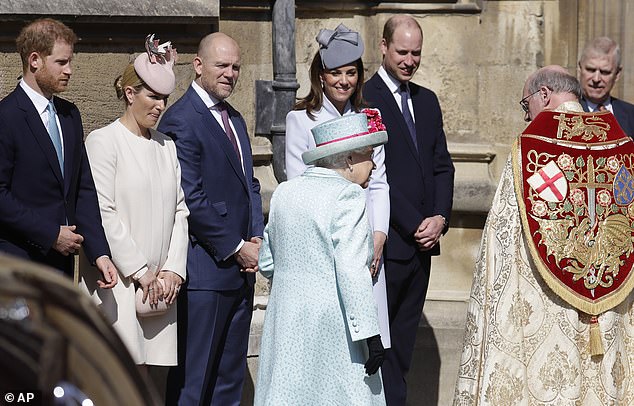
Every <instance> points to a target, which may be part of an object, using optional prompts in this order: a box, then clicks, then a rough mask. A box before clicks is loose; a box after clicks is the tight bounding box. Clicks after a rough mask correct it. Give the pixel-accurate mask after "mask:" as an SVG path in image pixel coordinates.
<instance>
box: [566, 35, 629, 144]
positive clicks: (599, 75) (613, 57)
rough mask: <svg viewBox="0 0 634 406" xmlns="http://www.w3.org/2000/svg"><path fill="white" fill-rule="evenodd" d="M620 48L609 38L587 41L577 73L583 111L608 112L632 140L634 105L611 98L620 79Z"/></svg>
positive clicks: (621, 68)
mask: <svg viewBox="0 0 634 406" xmlns="http://www.w3.org/2000/svg"><path fill="white" fill-rule="evenodd" d="M622 70H623V66H622V65H621V48H620V47H619V44H617V43H616V42H615V41H614V40H612V39H610V38H608V37H599V38H596V39H594V40H592V41H590V42H589V43H588V44H586V46H585V47H584V49H583V52H582V53H581V58H579V66H578V67H577V73H578V74H579V82H581V87H582V89H583V96H582V97H581V100H580V102H581V106H583V110H584V111H590V112H592V111H602V110H609V111H610V112H611V113H612V114H614V116H615V117H616V121H618V123H619V125H620V126H621V128H622V129H623V132H625V134H627V135H629V136H630V137H634V104H630V103H628V102H626V101H623V100H619V99H617V98H616V97H612V96H610V92H611V91H612V88H613V87H614V84H615V83H616V81H617V80H618V79H619V78H620V77H621V71H622Z"/></svg>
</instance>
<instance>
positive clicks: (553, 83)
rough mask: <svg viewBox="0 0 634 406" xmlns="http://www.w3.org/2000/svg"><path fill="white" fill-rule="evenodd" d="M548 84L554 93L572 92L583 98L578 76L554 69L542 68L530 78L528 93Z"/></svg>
mask: <svg viewBox="0 0 634 406" xmlns="http://www.w3.org/2000/svg"><path fill="white" fill-rule="evenodd" d="M542 86H546V87H547V88H549V89H550V90H551V91H553V92H554V93H572V94H574V95H575V96H577V98H578V99H580V98H581V85H580V84H579V81H578V80H577V78H575V77H574V76H572V75H569V74H568V73H564V72H560V71H558V70H552V69H540V70H538V71H537V72H536V73H535V74H534V75H533V76H532V77H531V78H529V80H528V94H531V93H535V92H537V91H538V90H539V89H540V88H541V87H542Z"/></svg>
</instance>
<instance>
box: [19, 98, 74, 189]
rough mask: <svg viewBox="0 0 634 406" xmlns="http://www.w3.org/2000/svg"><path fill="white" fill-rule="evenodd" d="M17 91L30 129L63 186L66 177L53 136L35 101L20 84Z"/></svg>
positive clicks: (20, 105) (20, 106)
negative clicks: (64, 176)
mask: <svg viewBox="0 0 634 406" xmlns="http://www.w3.org/2000/svg"><path fill="white" fill-rule="evenodd" d="M17 92H18V95H19V96H20V97H18V107H19V108H20V109H21V110H22V111H24V116H25V118H26V122H27V125H28V127H29V130H30V131H31V134H33V137H34V138H35V140H36V141H37V143H38V145H39V146H40V148H41V149H42V153H43V154H44V156H45V157H46V160H47V161H48V163H49V165H50V167H51V170H52V171H53V174H54V175H55V178H57V181H58V182H59V185H60V187H61V188H63V186H64V178H63V177H62V171H61V169H60V167H59V161H58V160H57V153H56V152H55V147H54V146H53V141H51V137H50V136H49V135H48V131H47V130H46V128H45V127H44V123H42V119H41V118H40V115H39V114H38V112H37V110H36V109H35V106H34V105H33V102H32V101H31V99H29V96H27V95H26V93H25V92H24V90H22V88H21V87H20V86H18V88H17Z"/></svg>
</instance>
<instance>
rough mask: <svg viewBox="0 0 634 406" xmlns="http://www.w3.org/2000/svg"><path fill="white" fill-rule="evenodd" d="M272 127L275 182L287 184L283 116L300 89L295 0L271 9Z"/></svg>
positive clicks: (279, 1)
mask: <svg viewBox="0 0 634 406" xmlns="http://www.w3.org/2000/svg"><path fill="white" fill-rule="evenodd" d="M272 26H273V83H272V88H273V94H274V100H273V106H274V107H273V123H272V125H271V144H272V149H273V172H274V174H275V178H276V179H277V181H278V182H282V181H284V180H286V165H285V158H284V143H285V140H286V114H287V113H288V112H289V111H290V110H292V109H293V106H294V104H295V95H296V92H297V89H298V88H299V83H297V79H296V76H295V74H296V68H295V0H276V1H275V4H274V5H273V24H272Z"/></svg>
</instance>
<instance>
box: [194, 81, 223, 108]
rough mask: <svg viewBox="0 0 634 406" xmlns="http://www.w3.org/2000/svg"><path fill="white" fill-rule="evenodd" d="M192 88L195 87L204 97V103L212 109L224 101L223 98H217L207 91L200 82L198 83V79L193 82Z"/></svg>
mask: <svg viewBox="0 0 634 406" xmlns="http://www.w3.org/2000/svg"><path fill="white" fill-rule="evenodd" d="M192 88H193V89H194V91H195V92H196V94H198V96H199V97H200V98H201V99H202V101H203V103H205V106H206V107H207V108H208V109H211V108H212V107H214V106H215V105H216V104H218V103H220V102H221V101H222V100H218V99H216V98H215V97H213V96H212V95H210V94H209V93H207V92H206V91H205V89H203V88H202V87H201V86H200V85H199V84H198V83H196V81H193V82H192Z"/></svg>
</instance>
